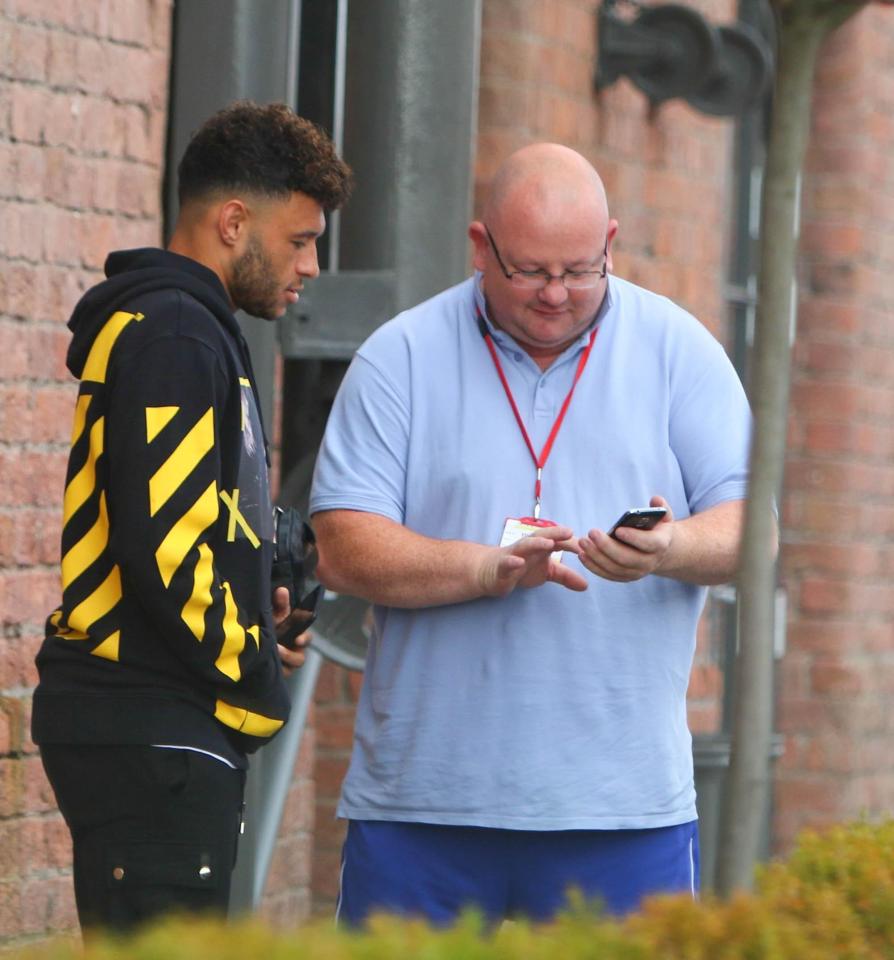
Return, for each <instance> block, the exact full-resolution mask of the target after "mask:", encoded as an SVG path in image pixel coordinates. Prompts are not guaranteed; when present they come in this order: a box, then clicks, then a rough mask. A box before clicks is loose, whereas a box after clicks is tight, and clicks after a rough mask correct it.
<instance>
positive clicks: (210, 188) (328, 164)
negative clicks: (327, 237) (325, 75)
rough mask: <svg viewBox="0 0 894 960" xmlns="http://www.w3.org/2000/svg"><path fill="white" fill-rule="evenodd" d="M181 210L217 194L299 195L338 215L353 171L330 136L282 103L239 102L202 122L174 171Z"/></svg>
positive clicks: (283, 197)
mask: <svg viewBox="0 0 894 960" xmlns="http://www.w3.org/2000/svg"><path fill="white" fill-rule="evenodd" d="M177 179H178V196H179V199H180V205H181V206H183V205H185V204H187V203H189V202H190V201H193V200H200V199H204V198H206V197H208V196H209V195H211V194H214V193H216V192H218V191H230V190H245V191H248V192H251V193H254V194H258V195H260V196H265V197H271V198H277V199H287V198H288V197H289V195H290V194H292V193H295V192H299V191H300V192H301V193H304V194H306V195H307V196H309V197H311V198H313V199H314V200H316V201H317V203H319V205H320V206H321V207H322V208H323V209H324V210H327V211H328V210H337V209H338V208H339V207H340V206H342V204H344V203H345V201H346V200H347V199H348V197H349V196H350V193H351V188H352V186H353V176H352V173H351V168H350V167H349V166H348V165H347V164H346V163H345V162H344V160H342V159H341V158H340V157H339V156H338V154H337V153H336V152H335V145H334V144H333V143H332V140H331V139H330V138H329V136H328V134H327V133H326V132H325V131H324V130H323V129H322V128H320V127H318V126H317V125H316V124H315V123H312V122H311V121H310V120H306V119H304V117H299V116H298V115H297V114H296V113H295V112H294V111H292V110H291V109H290V108H289V107H288V106H286V104H284V103H270V104H264V105H262V104H257V103H253V102H252V101H250V100H237V101H236V102H234V103H231V104H230V105H229V106H228V107H224V109H223V110H220V111H218V112H217V113H215V114H214V115H213V116H212V117H210V118H209V119H208V120H206V121H205V123H204V124H202V126H201V127H200V128H199V130H198V131H197V132H196V133H195V134H194V135H193V137H192V139H191V140H190V142H189V144H188V146H187V148H186V151H185V153H184V154H183V158H182V159H181V161H180V165H179V166H178V167H177Z"/></svg>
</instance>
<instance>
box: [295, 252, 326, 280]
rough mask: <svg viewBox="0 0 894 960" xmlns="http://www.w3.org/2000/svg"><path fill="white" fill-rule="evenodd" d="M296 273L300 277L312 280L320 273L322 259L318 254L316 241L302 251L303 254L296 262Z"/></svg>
mask: <svg viewBox="0 0 894 960" xmlns="http://www.w3.org/2000/svg"><path fill="white" fill-rule="evenodd" d="M295 273H297V274H298V276H299V277H308V278H309V279H311V280H313V278H314V277H318V276H319V275H320V261H319V258H318V256H317V245H316V244H315V243H311V244H308V246H307V247H306V248H305V249H304V250H302V251H301V255H300V256H299V257H298V260H297V261H296V263H295Z"/></svg>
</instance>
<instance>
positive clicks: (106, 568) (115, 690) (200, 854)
mask: <svg viewBox="0 0 894 960" xmlns="http://www.w3.org/2000/svg"><path fill="white" fill-rule="evenodd" d="M178 175H179V199H180V213H179V216H178V219H177V223H176V226H175V229H174V233H173V236H172V238H171V242H170V244H169V246H168V248H167V249H166V250H160V249H141V250H125V251H118V252H115V253H112V254H110V255H109V257H108V260H107V261H106V266H105V272H106V278H107V279H105V280H104V281H103V282H102V283H99V284H98V285H97V286H95V287H93V289H91V290H89V291H88V292H87V293H86V294H85V295H84V297H83V298H82V299H81V301H80V303H78V305H77V306H76V307H75V310H74V313H73V314H72V317H71V320H70V321H69V327H70V328H71V330H72V342H71V346H70V349H69V352H68V367H69V369H70V370H71V372H72V373H73V374H74V376H75V377H77V378H78V379H79V380H80V388H79V392H78V398H77V404H76V408H75V415H74V429H73V434H72V444H71V453H70V458H69V464H68V472H67V476H66V484H65V496H64V503H63V513H64V517H63V529H62V597H61V602H60V604H59V606H58V607H57V608H56V610H55V611H53V613H52V614H51V615H50V616H49V618H48V620H47V628H46V639H45V641H44V644H43V646H42V647H41V650H40V652H39V654H38V657H37V665H38V669H39V673H40V683H39V685H38V687H37V690H36V691H35V695H34V711H33V724H32V725H33V731H32V732H33V737H34V740H35V742H36V743H38V744H39V746H40V751H41V757H42V760H43V764H44V768H45V769H46V772H47V775H48V777H49V780H50V782H51V784H52V786H53V788H54V790H55V792H56V797H57V800H58V803H59V807H60V809H61V811H62V813H63V815H64V817H65V820H66V823H67V824H68V827H69V829H70V830H71V835H72V840H73V847H74V883H75V895H76V899H77V906H78V914H79V918H80V921H81V925H82V927H84V928H86V929H89V928H91V927H93V926H105V927H111V928H114V929H117V930H126V929H129V928H131V927H133V926H135V925H136V924H138V923H141V922H143V921H146V920H148V919H150V918H152V917H155V916H157V915H158V914H161V913H164V912H167V911H170V910H178V911H188V912H199V911H206V910H211V911H218V912H224V911H226V909H227V905H228V901H229V891H230V878H231V873H232V869H233V866H234V863H235V858H236V847H237V840H238V836H239V828H240V822H241V812H242V797H243V787H244V779H245V769H246V767H247V754H249V753H251V752H252V751H254V750H256V749H257V748H258V747H259V746H261V745H262V744H263V743H265V742H266V741H267V740H269V739H270V738H271V737H272V736H273V735H274V734H276V732H277V731H278V730H279V729H280V728H281V727H282V725H283V724H284V723H285V721H286V719H287V717H288V713H289V698H288V694H287V690H286V687H285V684H284V680H283V674H284V670H289V669H293V668H294V667H295V666H298V665H300V663H301V662H302V661H303V658H304V655H303V653H302V652H301V650H300V645H299V649H298V650H289V649H287V648H286V647H284V646H280V645H278V643H277V639H278V638H279V637H281V636H283V635H284V632H285V631H286V630H290V631H291V632H294V631H293V630H291V628H292V627H293V626H295V625H296V624H298V623H300V622H302V621H301V617H302V616H303V614H302V612H300V611H291V612H290V611H289V609H288V591H286V590H284V589H280V590H279V591H277V594H278V595H277V597H275V598H274V597H272V595H271V560H272V535H273V518H272V510H271V503H270V492H269V486H268V476H267V468H268V461H267V450H266V438H265V434H264V428H263V425H262V423H261V411H260V405H259V403H258V396H257V388H256V385H255V381H254V376H253V373H252V368H251V359H250V357H249V352H248V347H247V345H246V342H245V339H244V338H243V336H242V333H241V331H240V328H239V324H238V322H237V320H236V317H235V316H234V311H236V310H239V309H241V310H245V311H246V312H247V313H250V314H253V315H255V316H258V317H263V318H265V319H268V320H273V319H275V318H277V317H279V316H282V314H283V313H284V312H285V311H286V308H287V307H288V305H289V304H291V303H295V302H296V301H297V300H298V297H299V295H300V293H301V290H302V288H303V284H304V281H305V280H307V279H311V278H313V277H315V276H317V275H318V273H319V267H318V265H317V252H316V241H317V239H318V237H319V236H320V235H321V234H322V233H323V230H324V229H325V213H326V212H327V211H330V210H334V209H336V208H338V207H340V206H341V205H342V203H344V202H345V200H346V199H347V197H348V194H349V192H350V187H351V174H350V170H349V169H348V167H347V166H346V165H345V164H344V163H343V161H342V160H341V159H340V158H339V157H338V156H337V155H336V152H335V149H334V147H333V144H332V143H331V141H330V140H329V138H328V137H327V136H326V134H325V133H323V132H322V131H321V130H320V129H318V128H317V127H315V126H314V125H313V124H312V123H310V122H309V121H307V120H304V119H302V118H301V117H298V116H296V115H295V114H294V113H293V112H292V111H291V110H289V108H288V107H286V106H285V105H283V104H273V105H267V106H260V105H257V104H253V103H250V102H239V103H235V104H232V105H231V106H229V107H227V108H226V109H224V110H222V111H220V112H219V113H217V114H215V115H214V116H213V117H211V118H210V119H209V120H208V121H207V122H206V123H205V124H204V125H203V126H202V127H201V129H199V131H198V132H197V133H196V134H195V136H194V137H193V139H192V140H191V142H190V143H189V145H188V147H187V149H186V152H185V154H184V156H183V159H182V161H181V163H180V166H179V169H178ZM305 639H306V638H305Z"/></svg>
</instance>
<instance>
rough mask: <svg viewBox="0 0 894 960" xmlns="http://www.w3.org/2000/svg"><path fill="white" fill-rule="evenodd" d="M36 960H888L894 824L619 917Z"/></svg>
mask: <svg viewBox="0 0 894 960" xmlns="http://www.w3.org/2000/svg"><path fill="white" fill-rule="evenodd" d="M24 956H25V957H27V958H28V960H75V958H77V957H82V958H83V960H411V958H412V960H515V958H525V960H568V958H574V960H578V958H579V960H802V958H803V960H882V958H894V821H887V822H884V823H881V824H876V825H872V824H869V823H858V824H853V825H849V826H845V827H838V828H835V829H832V830H830V831H828V832H826V833H823V834H821V835H820V834H815V833H806V834H804V835H803V836H802V837H801V838H800V840H799V842H798V846H797V849H796V850H795V852H794V853H793V854H792V856H791V858H790V859H789V860H788V861H787V862H786V863H773V864H770V865H768V866H765V867H762V868H760V869H759V871H758V876H757V884H756V891H755V893H754V894H738V895H736V896H734V897H732V898H731V899H730V900H728V901H719V900H717V899H715V898H713V897H710V896H708V897H706V898H704V899H702V900H700V901H698V902H695V901H693V900H691V899H690V898H688V897H679V896H676V897H670V896H662V897H655V898H652V899H650V900H649V901H647V902H646V904H645V905H644V907H643V909H642V911H641V912H640V913H638V914H636V915H634V916H631V917H628V918H626V919H624V920H622V921H614V920H611V919H608V918H606V917H604V916H601V915H600V914H599V911H598V909H597V908H594V907H593V906H592V905H588V904H586V903H585V902H584V901H583V900H581V899H580V898H578V899H576V900H575V901H574V903H573V904H572V907H571V909H570V910H568V911H567V912H566V913H565V914H563V915H562V916H561V917H560V918H559V919H557V920H556V921H555V922H554V923H552V924H549V925H544V926H535V925H532V924H529V923H526V922H521V921H520V922H517V923H511V924H505V925H504V926H503V927H501V928H500V929H499V930H498V931H496V932H490V931H487V930H485V928H484V926H483V924H482V923H481V921H480V919H479V918H478V917H477V916H476V915H475V914H473V913H470V914H468V915H466V916H464V917H463V918H462V919H461V921H460V922H459V923H457V924H456V926H454V927H453V928H451V929H449V930H432V929H430V928H428V927H427V926H426V925H425V924H424V923H422V922H411V921H400V920H396V919H394V918H388V917H377V918H375V919H374V920H373V921H372V923H371V929H370V930H369V931H368V932H365V933H362V934H357V933H353V934H352V933H346V932H343V931H337V930H335V929H334V927H333V924H332V922H331V921H325V922H316V923H313V924H309V925H307V926H303V927H301V928H300V929H296V930H294V931H290V932H288V933H282V932H275V931H272V930H271V929H269V928H268V927H266V926H265V925H264V924H263V923H261V922H260V921H258V920H252V921H249V922H244V923H240V924H235V925H230V926H227V925H224V924H218V923H210V922H198V921H195V920H169V921H167V922H165V923H162V924H159V925H157V926H154V927H152V928H150V929H147V930H145V931H144V932H142V933H141V934H139V935H137V936H135V937H133V938H131V939H129V940H115V939H113V938H104V939H100V940H95V941H91V942H90V944H89V945H88V947H87V948H86V949H84V950H83V951H82V950H81V948H80V947H78V946H76V945H74V944H72V943H71V942H70V941H68V942H66V941H56V942H54V943H49V944H45V945H42V946H40V947H36V948H32V949H30V950H28V951H26V952H25V954H24Z"/></svg>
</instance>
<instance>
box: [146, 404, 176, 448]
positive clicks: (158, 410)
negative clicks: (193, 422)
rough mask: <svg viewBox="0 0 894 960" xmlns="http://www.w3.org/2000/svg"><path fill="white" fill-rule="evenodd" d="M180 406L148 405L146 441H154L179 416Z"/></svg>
mask: <svg viewBox="0 0 894 960" xmlns="http://www.w3.org/2000/svg"><path fill="white" fill-rule="evenodd" d="M179 409H180V407H146V443H152V441H153V440H154V439H155V438H156V437H157V436H158V435H159V433H161V431H162V430H164V428H165V427H166V426H167V425H168V424H169V423H170V422H171V420H173V419H174V417H176V416H177V411H178V410H179Z"/></svg>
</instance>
